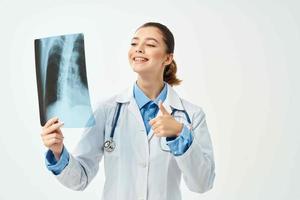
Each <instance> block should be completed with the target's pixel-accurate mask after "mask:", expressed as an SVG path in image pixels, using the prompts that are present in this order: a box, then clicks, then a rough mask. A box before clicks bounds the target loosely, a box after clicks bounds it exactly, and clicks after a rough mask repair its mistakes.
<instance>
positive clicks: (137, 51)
mask: <svg viewBox="0 0 300 200" xmlns="http://www.w3.org/2000/svg"><path fill="white" fill-rule="evenodd" d="M135 52H136V53H144V51H143V50H141V49H137V50H135Z"/></svg>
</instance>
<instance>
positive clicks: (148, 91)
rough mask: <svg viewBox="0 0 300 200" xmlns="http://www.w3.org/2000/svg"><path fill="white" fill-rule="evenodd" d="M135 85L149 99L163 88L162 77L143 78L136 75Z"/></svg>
mask: <svg viewBox="0 0 300 200" xmlns="http://www.w3.org/2000/svg"><path fill="white" fill-rule="evenodd" d="M137 85H138V86H139V88H141V90H142V91H143V92H144V93H145V95H146V96H147V97H148V98H149V99H151V100H154V99H155V98H156V97H157V96H158V95H159V93H160V92H161V91H162V89H163V88H164V81H163V80H162V79H160V80H144V79H141V78H139V77H138V79H137Z"/></svg>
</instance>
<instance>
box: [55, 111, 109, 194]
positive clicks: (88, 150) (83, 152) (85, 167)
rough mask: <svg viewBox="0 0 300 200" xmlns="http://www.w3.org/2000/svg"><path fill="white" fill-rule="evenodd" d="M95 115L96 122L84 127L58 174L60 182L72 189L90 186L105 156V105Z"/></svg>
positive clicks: (82, 188)
mask: <svg viewBox="0 0 300 200" xmlns="http://www.w3.org/2000/svg"><path fill="white" fill-rule="evenodd" d="M94 117H95V121H96V124H95V125H94V126H92V127H87V128H85V129H84V131H83V134H82V136H81V139H80V141H79V143H78V144H77V146H76V147H75V149H74V151H73V153H70V154H69V156H70V157H69V163H68V165H67V166H66V167H65V168H64V169H63V171H62V172H61V173H60V174H58V175H57V176H56V178H57V179H58V181H59V182H60V183H62V184H63V185H64V186H66V187H68V188H70V189H72V190H84V189H85V188H86V187H87V186H88V184H89V183H90V182H91V181H92V179H93V178H94V177H95V175H96V174H97V172H98V169H99V162H100V161H101V159H102V156H103V148H102V146H103V141H104V139H103V138H104V130H105V128H104V127H105V121H106V120H105V119H106V117H105V112H104V108H103V106H98V109H97V110H96V111H95V112H94Z"/></svg>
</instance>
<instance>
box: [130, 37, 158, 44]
mask: <svg viewBox="0 0 300 200" xmlns="http://www.w3.org/2000/svg"><path fill="white" fill-rule="evenodd" d="M132 40H139V38H138V37H133V38H132ZM146 40H154V41H155V42H157V43H159V42H158V41H157V39H155V38H153V37H147V38H146Z"/></svg>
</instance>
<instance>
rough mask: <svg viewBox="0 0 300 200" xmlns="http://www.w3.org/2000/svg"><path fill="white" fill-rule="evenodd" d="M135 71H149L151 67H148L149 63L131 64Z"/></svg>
mask: <svg viewBox="0 0 300 200" xmlns="http://www.w3.org/2000/svg"><path fill="white" fill-rule="evenodd" d="M131 67H132V69H133V71H135V72H136V73H144V72H149V71H150V70H151V69H149V68H148V67H147V65H135V64H133V65H131Z"/></svg>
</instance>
